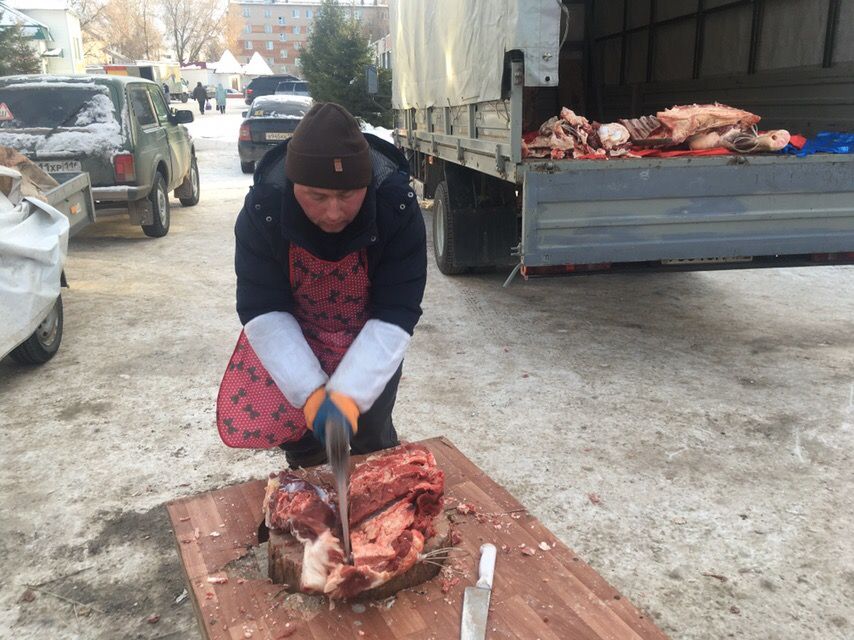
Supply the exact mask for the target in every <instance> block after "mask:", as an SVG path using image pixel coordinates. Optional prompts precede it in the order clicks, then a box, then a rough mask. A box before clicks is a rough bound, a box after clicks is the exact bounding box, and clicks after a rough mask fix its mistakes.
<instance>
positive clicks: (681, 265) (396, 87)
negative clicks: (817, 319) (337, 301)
mask: <svg viewBox="0 0 854 640" xmlns="http://www.w3.org/2000/svg"><path fill="white" fill-rule="evenodd" d="M390 15H391V35H392V42H393V45H392V46H393V49H392V50H393V51H394V56H393V74H394V75H393V77H394V80H393V106H394V109H395V120H396V122H395V140H396V142H397V144H398V145H399V146H400V147H401V148H402V149H403V150H404V151H405V152H406V154H407V156H408V158H409V160H410V163H411V166H412V171H413V175H414V176H415V177H416V178H417V179H418V180H420V181H421V182H422V183H423V189H424V195H425V197H427V198H433V200H434V215H433V232H434V254H435V259H436V262H437V264H438V266H439V269H440V270H441V271H442V272H443V273H445V274H457V273H462V272H464V271H467V270H470V269H472V268H480V267H499V268H512V267H516V268H517V269H519V270H521V272H522V273H523V275H526V276H527V275H537V274H551V273H595V272H602V271H619V270H648V269H654V270H689V269H690V270H693V269H729V268H756V267H773V266H792V265H802V266H806V265H823V264H829V263H836V264H839V263H846V264H850V263H854V155H831V154H817V155H812V156H810V157H797V156H793V155H783V154H779V153H774V154H760V155H731V156H715V157H683V158H654V159H653V158H643V159H611V160H607V161H588V160H550V159H523V158H522V142H521V141H522V136H523V133H525V132H528V131H534V130H536V129H537V128H538V127H539V126H540V124H542V123H543V122H544V121H545V120H547V119H548V118H549V117H551V116H554V115H557V114H558V113H559V112H560V109H561V107H563V106H566V107H569V108H571V109H573V110H574V111H575V112H576V113H579V114H584V115H586V116H588V117H590V118H591V119H594V118H595V119H596V120H598V121H600V122H612V121H615V120H617V119H619V118H630V117H640V116H643V115H646V114H654V113H656V112H657V111H660V110H663V109H665V108H668V107H671V106H673V105H675V104H693V103H711V102H715V101H719V102H722V103H726V104H730V105H732V106H735V107H739V108H743V109H749V110H751V111H753V112H755V113H757V114H758V115H761V116H763V120H762V123H761V126H762V127H763V128H768V129H771V128H786V129H789V130H791V131H792V132H796V133H803V134H804V135H808V136H809V135H812V134H815V133H816V132H818V131H854V45H852V44H851V43H852V42H854V2H848V1H840V0H823V1H816V0H715V1H714V2H712V1H710V0H525V1H524V2H522V1H521V0H395V1H393V2H392V3H391V6H390Z"/></svg>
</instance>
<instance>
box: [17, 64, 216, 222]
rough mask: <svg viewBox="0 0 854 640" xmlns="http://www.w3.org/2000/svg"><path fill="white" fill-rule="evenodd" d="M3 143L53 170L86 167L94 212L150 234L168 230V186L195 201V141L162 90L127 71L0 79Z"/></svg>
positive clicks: (186, 116)
mask: <svg viewBox="0 0 854 640" xmlns="http://www.w3.org/2000/svg"><path fill="white" fill-rule="evenodd" d="M0 106H2V107H3V108H2V109H0V145H2V146H7V147H12V148H13V149H16V150H18V151H19V152H20V153H22V154H23V155H25V156H27V157H28V158H30V159H31V160H32V161H33V162H35V163H36V164H38V165H39V166H40V167H41V168H42V169H44V170H45V171H46V172H47V173H50V174H51V175H54V176H55V177H56V176H60V177H71V176H73V175H74V174H77V173H81V172H85V173H88V174H89V178H90V180H91V183H92V197H93V199H94V202H95V208H96V210H97V211H98V214H99V215H106V214H111V213H121V214H127V215H129V216H130V219H131V221H132V222H133V223H134V224H139V225H141V226H142V230H143V232H144V233H145V234H146V235H148V236H151V237H161V236H164V235H166V233H168V231H169V224H170V219H171V206H170V202H169V192H170V191H172V192H174V194H175V196H176V197H177V198H178V199H179V200H180V202H181V204H182V205H184V206H186V207H191V206H194V205H195V204H197V203H198V201H199V194H200V185H199V168H198V164H197V162H196V153H195V147H194V145H193V140H192V138H191V137H190V135H189V133H188V131H187V129H186V127H184V126H183V124H182V123H187V122H192V120H193V114H192V113H191V112H190V111H182V110H173V109H170V108H169V107H168V105H167V104H166V101H165V98H164V95H163V92H162V89H161V87H160V86H159V85H157V84H156V83H154V82H151V81H149V80H145V79H142V78H137V77H128V76H108V75H86V76H39V75H35V76H7V77H3V78H0Z"/></svg>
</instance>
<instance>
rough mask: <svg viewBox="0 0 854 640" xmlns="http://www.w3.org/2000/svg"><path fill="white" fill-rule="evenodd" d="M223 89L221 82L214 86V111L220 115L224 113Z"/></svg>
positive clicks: (224, 96) (224, 94) (224, 97)
mask: <svg viewBox="0 0 854 640" xmlns="http://www.w3.org/2000/svg"><path fill="white" fill-rule="evenodd" d="M225 99H226V93H225V87H223V86H222V82H218V83H217V85H216V110H217V111H219V112H220V113H225Z"/></svg>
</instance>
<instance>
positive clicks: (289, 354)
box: [243, 311, 329, 407]
mask: <svg viewBox="0 0 854 640" xmlns="http://www.w3.org/2000/svg"><path fill="white" fill-rule="evenodd" d="M243 330H244V332H245V333H246V337H247V338H248V339H249V344H251V345H252V349H253V350H254V351H255V353H256V354H257V355H258V359H259V360H261V364H263V365H264V368H265V369H266V370H267V372H268V373H269V374H270V377H271V378H273V380H274V381H275V383H276V385H277V386H278V387H279V389H280V390H281V392H282V394H284V396H285V398H287V400H288V402H290V403H291V404H292V405H293V406H294V407H302V406H303V405H305V401H306V400H307V399H308V396H310V395H311V392H312V391H314V390H315V389H317V388H318V387H322V386H323V385H325V384H326V381H327V380H328V379H329V378H328V376H327V375H326V373H324V371H323V369H322V368H321V367H320V362H319V361H318V359H317V356H315V355H314V352H313V351H312V350H311V347H309V346H308V342H306V340H305V336H304V335H303V334H302V329H301V328H300V326H299V323H298V322H297V319H296V318H294V317H293V315H291V314H290V313H287V312H285V311H271V312H270V313H265V314H264V315H261V316H258V317H257V318H252V320H250V321H249V322H247V323H246V326H244V327H243Z"/></svg>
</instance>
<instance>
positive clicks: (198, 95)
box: [193, 82, 208, 115]
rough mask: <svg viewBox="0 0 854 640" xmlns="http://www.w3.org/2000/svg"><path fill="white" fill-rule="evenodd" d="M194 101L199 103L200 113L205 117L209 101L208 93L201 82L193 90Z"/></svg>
mask: <svg viewBox="0 0 854 640" xmlns="http://www.w3.org/2000/svg"><path fill="white" fill-rule="evenodd" d="M193 100H195V101H196V102H198V103H199V113H201V114H202V115H205V102H207V100H208V92H207V91H205V88H204V87H203V86H202V83H201V82H197V83H196V86H195V88H194V89H193Z"/></svg>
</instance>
